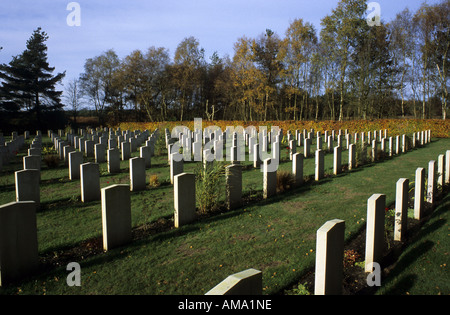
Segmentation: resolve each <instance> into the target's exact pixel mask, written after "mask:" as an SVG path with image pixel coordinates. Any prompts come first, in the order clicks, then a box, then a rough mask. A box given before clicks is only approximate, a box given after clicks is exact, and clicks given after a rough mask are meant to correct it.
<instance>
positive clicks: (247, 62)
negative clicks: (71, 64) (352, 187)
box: [80, 0, 450, 121]
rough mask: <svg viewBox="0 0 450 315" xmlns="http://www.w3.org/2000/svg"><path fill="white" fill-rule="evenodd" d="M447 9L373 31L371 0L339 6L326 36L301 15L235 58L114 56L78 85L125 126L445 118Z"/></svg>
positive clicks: (197, 51) (186, 52)
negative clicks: (196, 120) (199, 120)
mask: <svg viewBox="0 0 450 315" xmlns="http://www.w3.org/2000/svg"><path fill="white" fill-rule="evenodd" d="M449 3H450V0H442V1H441V2H440V3H437V4H434V5H428V4H426V3H425V4H423V5H422V6H421V7H420V8H419V9H418V10H417V11H416V12H411V11H409V10H407V9H405V10H404V11H401V12H399V13H398V15H397V16H396V17H395V18H394V19H393V20H392V21H384V20H383V19H381V20H380V23H379V24H378V25H376V26H373V25H372V24H370V25H369V23H368V21H367V17H368V11H367V10H368V7H367V1H366V0H340V1H339V2H338V3H337V4H336V7H335V8H334V9H333V10H332V11H331V12H330V13H329V14H328V15H326V16H324V17H323V18H322V20H321V26H322V27H321V30H320V32H319V31H317V30H316V29H315V28H314V26H313V24H311V23H310V22H308V21H306V20H305V19H304V18H296V19H294V20H293V21H292V22H291V23H290V25H289V26H288V28H287V29H286V31H285V33H284V34H277V33H276V32H274V31H272V30H270V29H266V30H265V31H264V32H261V34H260V35H258V36H256V37H255V38H251V37H247V36H242V37H240V38H238V39H237V40H236V42H235V43H234V52H233V55H232V56H227V55H225V56H220V55H219V54H218V53H217V52H214V53H213V54H212V55H211V56H205V50H204V49H203V48H202V47H201V45H200V41H199V40H198V39H197V38H195V37H192V36H190V37H186V38H184V39H183V40H182V41H181V42H180V43H179V45H178V46H177V48H176V50H175V51H174V53H173V57H171V54H170V52H169V51H168V50H167V49H165V48H162V47H160V48H155V47H150V48H149V49H148V51H146V52H143V51H140V50H134V51H132V52H131V53H130V54H129V55H128V56H125V57H123V58H119V57H118V56H117V55H116V53H115V52H114V50H112V49H111V50H109V51H106V52H105V53H103V54H101V55H99V56H97V57H93V58H89V59H88V60H86V63H85V72H84V73H83V74H82V75H81V77H80V82H81V87H82V90H83V93H84V95H85V98H86V99H87V100H88V101H89V102H90V103H91V104H92V106H93V107H94V108H95V110H96V112H97V113H98V115H99V116H101V117H104V115H109V116H113V117H116V118H117V119H119V120H123V119H129V120H135V121H143V120H147V121H166V120H169V121H184V120H192V119H193V118H195V117H202V118H203V119H205V120H214V119H223V120H244V121H254V120H262V121H267V120H285V119H292V120H324V119H327V120H339V121H342V120H347V119H361V118H362V119H376V118H387V117H405V118H406V117H414V118H430V117H436V116H440V117H442V118H444V119H445V118H446V115H447V111H448V59H449V53H448V50H449V41H448V38H449V29H450V27H449V19H448V16H449V6H450V5H449ZM420 104H421V105H422V106H420Z"/></svg>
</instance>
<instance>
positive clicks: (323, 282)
mask: <svg viewBox="0 0 450 315" xmlns="http://www.w3.org/2000/svg"><path fill="white" fill-rule="evenodd" d="M344 233H345V221H343V220H338V219H334V220H330V221H328V222H326V223H325V224H324V225H322V227H321V228H320V229H318V230H317V236H316V237H317V238H316V239H317V240H316V273H315V285H314V294H315V295H331V294H334V295H336V294H341V293H342V279H343V258H344V237H345V235H344Z"/></svg>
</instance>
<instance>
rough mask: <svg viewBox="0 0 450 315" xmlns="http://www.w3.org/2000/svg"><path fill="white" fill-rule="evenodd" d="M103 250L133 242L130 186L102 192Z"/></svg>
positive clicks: (109, 188)
mask: <svg viewBox="0 0 450 315" xmlns="http://www.w3.org/2000/svg"><path fill="white" fill-rule="evenodd" d="M101 198H102V230H103V249H104V250H105V251H107V250H110V249H113V248H115V247H119V246H122V245H124V244H126V243H128V242H130V241H131V196H130V186H128V185H112V186H109V187H106V188H103V189H102V190H101Z"/></svg>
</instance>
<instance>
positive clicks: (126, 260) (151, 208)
mask: <svg viewBox="0 0 450 315" xmlns="http://www.w3.org/2000/svg"><path fill="white" fill-rule="evenodd" d="M44 141H48V139H47V138H44ZM449 147H450V140H449V139H434V141H433V142H432V143H430V144H428V145H427V146H426V147H425V148H420V149H415V150H412V151H410V152H408V153H406V154H401V155H400V156H396V157H394V158H391V159H387V160H384V161H382V162H377V163H370V164H368V165H365V166H362V167H359V168H356V169H354V170H352V171H350V172H349V171H346V172H344V173H342V174H340V175H338V176H328V177H326V178H325V179H323V180H321V181H319V182H314V181H313V180H308V179H310V178H311V177H312V175H313V174H314V158H313V157H310V158H308V159H305V160H304V176H305V179H307V181H306V183H305V184H304V185H302V186H301V187H298V188H295V189H290V190H288V191H286V192H284V193H282V194H279V195H277V196H275V197H273V198H270V199H268V200H262V198H261V196H262V173H261V172H260V170H259V169H253V168H252V167H247V166H248V165H250V162H248V161H247V162H243V163H242V164H243V166H244V173H243V196H244V198H245V200H247V201H246V203H245V204H244V206H243V207H241V208H239V209H236V210H233V211H217V212H215V213H213V214H211V215H209V216H202V217H200V218H199V220H197V221H196V222H194V223H192V224H189V225H186V226H183V227H181V228H179V229H175V228H172V226H173V218H172V217H173V188H172V185H170V180H169V168H168V165H167V154H166V152H165V150H160V155H159V156H156V157H153V158H152V168H150V169H147V170H146V178H147V184H148V183H149V177H150V175H151V174H157V175H158V178H159V181H160V183H161V185H160V186H159V187H156V188H150V187H147V189H146V190H145V191H142V192H136V193H132V194H131V203H132V225H133V227H134V228H135V229H137V230H140V231H143V230H145V231H147V233H143V234H142V235H143V236H141V237H136V238H135V239H134V240H133V242H132V243H130V244H129V245H127V246H123V247H121V248H117V249H114V250H111V251H109V252H107V253H103V252H96V253H93V254H91V255H89V253H88V255H86V256H84V254H80V255H78V256H74V257H76V259H77V262H78V263H80V265H81V272H82V284H81V286H80V287H69V286H67V284H66V277H67V275H68V271H66V265H65V264H67V261H66V260H64V259H62V260H61V262H64V263H65V264H62V263H61V264H60V265H58V264H57V263H54V264H52V265H48V264H43V266H42V268H41V270H40V272H39V273H37V274H36V275H35V276H33V277H31V278H28V279H26V280H24V281H21V282H19V283H16V284H14V285H11V286H7V287H4V288H1V289H0V293H2V294H155V295H156V294H204V293H205V292H207V291H208V290H209V289H211V288H212V287H214V286H215V285H216V284H217V283H219V282H220V281H222V280H223V279H224V278H226V277H227V276H228V275H230V274H232V273H236V272H239V271H242V270H244V269H248V268H255V269H258V270H261V271H262V272H263V290H264V293H265V294H277V293H283V292H284V291H285V290H286V289H289V288H291V287H292V285H293V284H295V283H297V282H298V281H299V279H301V278H302V276H304V275H305V273H307V272H308V271H310V270H311V269H312V268H313V267H314V260H315V234H316V231H317V229H318V228H320V226H322V225H323V224H324V223H325V222H326V221H327V220H331V219H335V218H339V219H342V220H345V221H346V239H347V240H350V239H352V238H353V237H354V236H355V235H357V234H358V233H361V229H363V228H364V226H365V217H366V204H367V199H368V198H369V197H370V196H371V195H372V194H374V193H384V194H386V195H387V204H389V203H392V202H393V201H394V198H395V183H396V181H397V180H398V179H399V178H401V177H407V178H409V179H410V181H411V180H413V179H414V172H415V170H416V168H417V167H425V168H426V167H427V164H428V161H429V160H431V159H437V156H438V154H442V153H444V152H445V150H447V149H448V148H449ZM312 151H313V150H312ZM23 154H24V153H23V152H21V153H19V154H18V156H17V157H15V158H14V159H13V160H12V161H11V163H10V164H9V165H6V167H5V168H4V170H3V171H2V173H1V176H0V204H4V203H7V202H11V201H14V198H15V192H14V173H13V171H14V170H18V169H20V168H21V157H22V156H23ZM347 155H348V153H347V151H344V152H343V155H342V164H343V165H344V164H345V163H347V161H348V159H347ZM133 156H137V153H134V154H133ZM332 159H333V157H332V154H327V155H326V156H325V170H326V173H328V174H331V173H332ZM89 160H90V159H86V161H89ZM195 167H196V163H193V162H191V163H185V166H184V170H185V171H189V172H194V170H195ZM121 169H122V171H121V173H120V174H116V175H109V174H107V172H106V163H102V164H101V165H100V171H101V175H102V176H101V181H100V183H101V187H102V188H104V187H107V186H109V185H112V184H117V183H129V175H128V162H127V161H124V162H121ZM279 170H287V171H291V163H290V162H289V158H288V155H287V151H286V150H283V149H282V163H281V164H280V167H279ZM41 203H42V208H41V210H40V211H39V212H38V213H37V224H38V242H39V255H40V257H41V260H43V261H46V260H48V259H50V258H52V259H54V261H55V262H58V259H59V257H61V256H64V253H66V252H68V251H71V250H72V249H73V248H76V247H78V246H80V244H81V243H83V242H87V241H88V240H92V239H97V240H98V239H99V238H100V237H101V233H102V227H101V204H100V201H95V202H89V203H86V204H84V203H82V202H81V201H80V187H79V181H70V180H69V178H68V171H67V167H64V166H63V165H62V163H61V165H60V166H59V167H58V168H56V169H47V168H46V166H45V165H43V166H42V183H41ZM444 220H445V218H444ZM430 222H432V221H430ZM439 222H441V221H439ZM431 224H432V223H431ZM153 227H156V228H155V230H154V231H153V230H152V228H153ZM445 233H447V232H445ZM428 236H429V237H432V236H433V235H432V234H428ZM440 237H441V238H442V239H441V241H440V242H441V244H447V242H446V238H445V237H448V235H443V234H442V235H441V236H440ZM432 263H436V264H440V263H441V264H442V262H440V261H436V262H434V261H433V262H432ZM445 270H446V269H445V268H441V269H439V268H438V269H437V273H436V274H433V275H432V277H433V278H434V277H444V278H445V277H446V273H445ZM413 280H415V279H413ZM429 281H433V280H432V279H431V280H429ZM412 287H415V291H414V290H412ZM421 287H422V286H421V285H419V284H418V283H417V284H416V282H415V281H413V283H412V285H411V286H410V287H409V289H410V292H415V293H416V294H426V293H428V292H426V291H425V292H424V291H423V290H422V289H421ZM385 292H386V293H390V292H393V291H389V289H386V291H385ZM441 292H442V293H446V294H448V293H449V292H450V290H449V288H448V286H447V287H445V286H444V287H441Z"/></svg>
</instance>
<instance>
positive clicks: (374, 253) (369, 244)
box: [365, 194, 386, 272]
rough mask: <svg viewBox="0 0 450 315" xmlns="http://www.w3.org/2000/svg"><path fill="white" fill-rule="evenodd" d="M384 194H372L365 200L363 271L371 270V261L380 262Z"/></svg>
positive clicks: (382, 249)
mask: <svg viewBox="0 0 450 315" xmlns="http://www.w3.org/2000/svg"><path fill="white" fill-rule="evenodd" d="M385 206H386V195H383V194H374V195H372V196H371V197H370V198H369V199H368V200H367V225H366V259H365V271H366V272H372V271H373V263H380V261H381V258H382V255H383V251H384V249H385V241H384V216H385V211H386V210H385Z"/></svg>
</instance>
